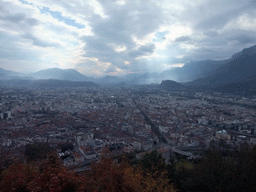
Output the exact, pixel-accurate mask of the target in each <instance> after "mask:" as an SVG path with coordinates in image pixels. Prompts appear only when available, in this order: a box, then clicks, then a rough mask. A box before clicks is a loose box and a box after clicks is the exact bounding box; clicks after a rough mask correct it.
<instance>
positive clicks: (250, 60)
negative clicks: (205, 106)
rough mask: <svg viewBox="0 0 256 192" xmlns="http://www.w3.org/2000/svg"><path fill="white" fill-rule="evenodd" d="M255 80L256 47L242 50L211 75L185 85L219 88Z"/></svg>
mask: <svg viewBox="0 0 256 192" xmlns="http://www.w3.org/2000/svg"><path fill="white" fill-rule="evenodd" d="M255 78H256V46H253V47H251V48H247V49H244V50H242V51H241V52H239V53H236V54H234V55H233V56H232V58H231V59H230V60H229V62H228V63H226V64H224V65H222V66H221V67H219V68H218V69H216V70H215V71H213V73H212V74H211V75H209V76H208V77H205V78H200V79H197V80H194V81H192V82H189V83H187V84H186V85H190V86H207V87H220V86H224V85H227V84H229V83H238V82H249V81H252V80H253V79H255Z"/></svg>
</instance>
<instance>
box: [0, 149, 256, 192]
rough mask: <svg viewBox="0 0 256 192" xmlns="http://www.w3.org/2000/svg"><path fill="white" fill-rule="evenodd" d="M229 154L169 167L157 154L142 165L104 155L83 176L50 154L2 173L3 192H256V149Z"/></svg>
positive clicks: (181, 161)
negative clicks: (42, 158) (39, 160)
mask: <svg viewBox="0 0 256 192" xmlns="http://www.w3.org/2000/svg"><path fill="white" fill-rule="evenodd" d="M226 154H227V155H225V157H224V156H223V153H222V152H221V151H219V150H211V151H209V153H208V154H207V155H206V156H205V157H203V158H202V159H200V160H193V161H188V160H186V159H178V160H171V162H170V163H168V164H166V163H165V161H164V159H163V158H162V156H161V155H160V154H158V153H157V151H152V152H150V153H146V154H145V155H144V156H143V157H142V158H141V159H140V160H137V159H135V158H134V157H135V154H125V155H123V156H122V157H118V158H114V157H113V155H112V153H111V152H109V151H108V150H105V151H104V155H103V156H102V159H101V161H100V162H99V163H95V164H93V165H92V166H91V170H90V171H85V172H83V173H79V174H78V173H74V172H71V171H69V170H67V169H66V168H65V167H64V166H63V165H62V163H61V160H60V159H59V158H58V157H57V156H56V155H55V153H50V154H48V155H47V158H45V159H44V160H42V161H41V162H40V163H38V161H37V163H35V162H30V163H20V162H14V163H12V164H11V165H10V166H9V167H8V168H7V169H6V170H3V171H2V173H1V177H0V191H1V192H7V191H8V192H9V191H22V192H30V191H37V192H41V191H44V192H45V191H49V192H50V191H51V192H53V191H58V192H65V191H256V174H255V173H256V146H253V147H250V146H247V145H245V146H243V147H241V148H240V149H237V150H235V151H232V152H231V153H226Z"/></svg>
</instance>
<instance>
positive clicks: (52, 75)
mask: <svg viewBox="0 0 256 192" xmlns="http://www.w3.org/2000/svg"><path fill="white" fill-rule="evenodd" d="M29 76H32V77H34V78H35V79H58V80H66V81H90V80H91V79H90V78H88V77H86V76H84V75H82V74H81V73H79V72H78V71H76V70H75V69H59V68H51V69H44V70H41V71H38V72H36V73H31V74H29Z"/></svg>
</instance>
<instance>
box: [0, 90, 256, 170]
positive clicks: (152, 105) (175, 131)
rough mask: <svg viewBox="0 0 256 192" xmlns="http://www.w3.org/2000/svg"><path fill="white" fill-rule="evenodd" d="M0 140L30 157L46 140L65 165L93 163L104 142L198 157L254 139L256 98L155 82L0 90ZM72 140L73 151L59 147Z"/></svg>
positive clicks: (121, 149)
mask: <svg viewBox="0 0 256 192" xmlns="http://www.w3.org/2000/svg"><path fill="white" fill-rule="evenodd" d="M0 92H1V100H0V102H1V103H0V107H1V111H0V112H1V113H0V114H1V120H0V135H1V137H0V143H1V148H2V151H5V154H4V153H3V154H4V155H5V156H6V157H5V158H7V157H8V158H12V159H14V158H15V157H16V158H25V153H24V151H25V148H26V146H27V145H29V144H35V143H47V144H49V146H50V147H52V148H53V149H55V150H56V151H57V152H58V155H59V157H60V158H61V159H62V160H63V163H64V165H65V166H67V167H69V168H72V169H74V170H77V171H79V170H83V169H86V168H88V167H89V166H90V165H91V163H92V162H97V161H99V160H100V156H101V152H102V149H103V148H104V147H109V148H110V149H111V150H112V151H113V153H115V154H117V155H118V154H119V155H120V154H122V153H129V152H133V151H137V156H138V158H139V157H140V154H144V153H145V152H150V151H152V150H154V149H157V150H158V152H159V153H161V154H162V156H163V157H165V158H166V162H168V161H169V160H170V157H171V156H173V154H175V153H178V154H181V155H184V156H186V157H187V158H199V157H200V156H201V155H203V152H204V150H206V149H209V148H210V147H212V146H211V145H213V143H215V145H217V146H219V142H220V141H223V140H224V141H225V147H228V148H229V149H235V148H237V147H239V146H240V145H241V144H243V143H248V144H249V145H254V144H256V135H254V133H256V132H255V131H254V129H255V124H256V118H255V115H256V113H255V110H256V106H255V100H256V97H255V96H254V97H251V98H245V97H243V96H235V95H230V94H224V93H218V92H213V93H208V92H197V91H190V92H183V91H167V90H164V89H160V88H159V87H156V86H121V87H93V88H59V89H29V88H1V91H0ZM64 144H70V145H71V146H72V148H71V149H72V150H71V149H69V148H67V149H68V150H66V151H63V150H61V146H62V145H64Z"/></svg>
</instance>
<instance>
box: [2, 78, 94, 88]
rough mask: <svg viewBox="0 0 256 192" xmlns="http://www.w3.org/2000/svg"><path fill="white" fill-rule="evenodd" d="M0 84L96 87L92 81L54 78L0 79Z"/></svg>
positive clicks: (7, 85)
mask: <svg viewBox="0 0 256 192" xmlns="http://www.w3.org/2000/svg"><path fill="white" fill-rule="evenodd" d="M0 85H1V86H4V87H37V88H64V87H98V86H99V85H98V84H96V83H93V82H85V81H63V80H56V79H47V80H18V79H12V80H0Z"/></svg>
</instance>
